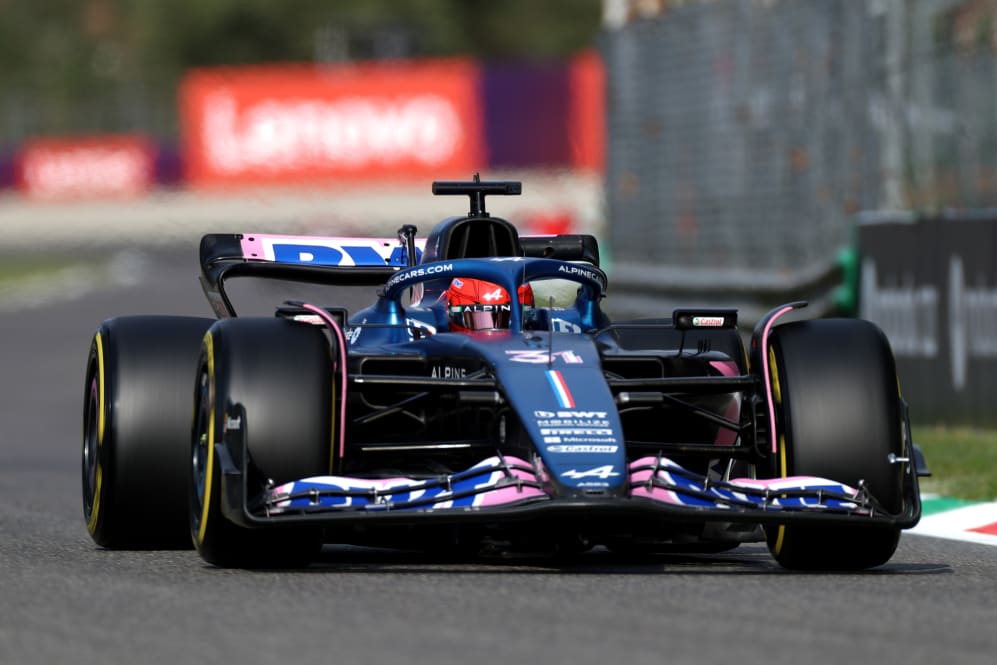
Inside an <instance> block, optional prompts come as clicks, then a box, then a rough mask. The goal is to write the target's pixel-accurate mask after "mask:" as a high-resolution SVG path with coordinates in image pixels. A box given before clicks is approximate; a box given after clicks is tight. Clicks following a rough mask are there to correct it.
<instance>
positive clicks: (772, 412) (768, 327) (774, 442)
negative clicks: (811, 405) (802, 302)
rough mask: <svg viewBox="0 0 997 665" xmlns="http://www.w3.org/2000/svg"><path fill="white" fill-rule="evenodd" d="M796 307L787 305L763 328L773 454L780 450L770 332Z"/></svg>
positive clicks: (763, 353) (763, 360)
mask: <svg viewBox="0 0 997 665" xmlns="http://www.w3.org/2000/svg"><path fill="white" fill-rule="evenodd" d="M794 309H796V308H795V307H793V306H792V305H786V306H785V307H783V308H782V309H780V310H779V311H778V312H776V313H775V315H774V316H773V317H772V318H771V319H769V321H768V323H767V324H765V329H764V330H762V339H761V345H762V349H761V353H762V374H763V375H764V377H765V398H766V400H767V401H768V405H769V432H770V434H771V437H772V454H773V455H775V454H776V453H778V452H779V443H778V437H776V435H775V399H774V398H773V397H772V378H771V375H770V370H769V333H770V332H771V331H772V326H773V324H775V322H776V319H778V318H779V317H781V316H782V315H783V314H785V313H786V312H791V311H793V310H794Z"/></svg>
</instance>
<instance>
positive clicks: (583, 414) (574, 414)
mask: <svg viewBox="0 0 997 665" xmlns="http://www.w3.org/2000/svg"><path fill="white" fill-rule="evenodd" d="M608 413H609V412H608V411H539V410H538V411H534V412H533V415H534V416H535V417H537V418H545V419H546V418H585V419H591V418H599V419H604V418H605V417H606V416H607V415H608Z"/></svg>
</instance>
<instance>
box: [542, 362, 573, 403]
mask: <svg viewBox="0 0 997 665" xmlns="http://www.w3.org/2000/svg"><path fill="white" fill-rule="evenodd" d="M547 381H549V382H550V387H551V388H552V389H553V390H554V396H555V397H557V401H558V403H559V404H560V405H561V408H562V409H573V408H575V398H574V397H572V396H571V391H570V390H568V382H567V381H565V380H564V377H563V376H561V373H560V372H559V371H557V370H555V369H551V370H547Z"/></svg>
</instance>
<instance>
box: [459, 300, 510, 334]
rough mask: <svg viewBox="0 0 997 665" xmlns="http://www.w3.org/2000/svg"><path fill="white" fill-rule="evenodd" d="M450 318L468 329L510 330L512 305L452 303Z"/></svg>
mask: <svg viewBox="0 0 997 665" xmlns="http://www.w3.org/2000/svg"><path fill="white" fill-rule="evenodd" d="M449 314H450V320H451V321H453V322H454V324H456V325H457V326H460V327H461V328H465V329H466V330H508V329H509V319H510V318H511V316H512V306H511V305H451V306H450V308H449Z"/></svg>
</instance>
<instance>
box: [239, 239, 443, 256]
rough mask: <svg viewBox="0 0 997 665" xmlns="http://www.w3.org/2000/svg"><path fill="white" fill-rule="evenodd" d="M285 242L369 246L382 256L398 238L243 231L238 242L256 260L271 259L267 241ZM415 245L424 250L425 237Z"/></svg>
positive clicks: (394, 245) (390, 249)
mask: <svg viewBox="0 0 997 665" xmlns="http://www.w3.org/2000/svg"><path fill="white" fill-rule="evenodd" d="M275 241H277V242H285V243H293V244H298V245H316V246H319V247H324V246H341V245H345V246H360V247H370V248H371V249H373V250H374V251H376V252H378V253H379V254H380V255H381V256H383V257H384V258H388V257H389V256H391V251H392V250H393V249H394V248H395V247H398V238H355V237H349V236H295V235H281V234H279V233H244V234H243V235H242V240H240V241H239V244H240V245H241V247H242V257H243V258H245V259H251V260H256V261H272V260H273V258H272V257H268V256H267V250H266V247H267V243H270V244H272V243H273V242H275ZM415 246H416V248H417V249H418V250H419V251H425V249H426V239H425V238H416V239H415Z"/></svg>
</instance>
